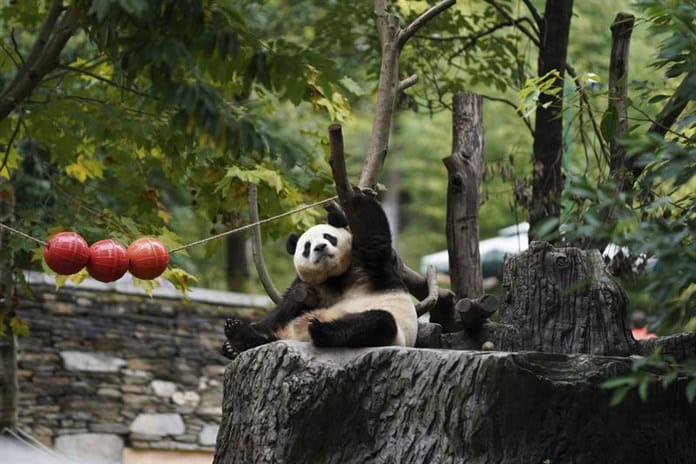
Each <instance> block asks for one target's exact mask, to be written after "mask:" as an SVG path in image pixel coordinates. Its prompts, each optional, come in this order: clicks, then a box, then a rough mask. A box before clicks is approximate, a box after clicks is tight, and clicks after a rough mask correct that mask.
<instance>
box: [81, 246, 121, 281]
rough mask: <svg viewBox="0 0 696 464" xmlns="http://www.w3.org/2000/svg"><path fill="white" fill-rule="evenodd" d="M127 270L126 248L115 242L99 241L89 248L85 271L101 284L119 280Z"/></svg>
mask: <svg viewBox="0 0 696 464" xmlns="http://www.w3.org/2000/svg"><path fill="white" fill-rule="evenodd" d="M126 270H128V255H127V254H126V247H124V246H123V245H121V244H120V243H118V242H117V241H116V240H99V241H98V242H94V243H93V244H92V246H91V247H89V261H88V262H87V271H89V275H91V276H92V277H94V278H95V279H97V280H100V281H102V282H113V281H114V280H118V279H120V278H121V277H122V276H123V274H125V273H126Z"/></svg>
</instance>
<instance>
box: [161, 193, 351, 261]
mask: <svg viewBox="0 0 696 464" xmlns="http://www.w3.org/2000/svg"><path fill="white" fill-rule="evenodd" d="M336 199H338V195H334V196H332V197H331V198H327V199H325V200H321V201H316V202H314V203H311V204H309V205H305V206H301V207H299V208H296V209H293V210H290V211H286V212H284V213H281V214H278V215H276V216H271V217H269V218H266V219H261V220H260V221H256V222H252V223H251V224H246V225H244V226H241V227H237V228H236V229H232V230H228V231H226V232H222V233H219V234H217V235H213V236H212V237H208V238H204V239H202V240H197V241H195V242H191V243H188V244H186V245H182V246H179V247H176V248H172V249H171V250H169V252H170V253H176V252H177V251H181V250H185V249H187V248H191V247H194V246H196V245H202V244H204V243H208V242H210V241H213V240H217V239H218V238H221V237H224V236H226V235H231V234H234V233H235V232H241V231H243V230H247V229H251V228H252V227H254V226H257V225H258V226H260V225H261V224H265V223H267V222H271V221H275V220H276V219H280V218H282V217H285V216H290V215H292V214H295V213H299V212H300V211H304V210H306V209H310V208H314V207H315V206H319V205H323V204H324V203H329V202H331V201H334V200H336Z"/></svg>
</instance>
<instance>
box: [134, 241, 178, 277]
mask: <svg viewBox="0 0 696 464" xmlns="http://www.w3.org/2000/svg"><path fill="white" fill-rule="evenodd" d="M128 260H129V262H130V264H129V265H128V271H129V272H130V273H131V274H133V276H135V277H137V278H138V279H154V278H156V277H159V276H160V275H161V274H162V273H163V272H164V270H165V269H167V264H169V252H167V248H166V247H165V246H164V244H163V243H162V242H160V241H159V240H157V239H156V238H152V237H143V238H139V239H138V240H136V241H134V242H133V243H131V244H130V246H129V247H128Z"/></svg>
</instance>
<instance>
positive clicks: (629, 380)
mask: <svg viewBox="0 0 696 464" xmlns="http://www.w3.org/2000/svg"><path fill="white" fill-rule="evenodd" d="M637 383H638V379H636V378H635V377H628V376H625V377H614V378H611V379H609V380H606V381H605V382H602V384H601V385H600V387H602V388H605V389H612V388H616V387H621V386H624V385H628V386H633V385H636V384H637Z"/></svg>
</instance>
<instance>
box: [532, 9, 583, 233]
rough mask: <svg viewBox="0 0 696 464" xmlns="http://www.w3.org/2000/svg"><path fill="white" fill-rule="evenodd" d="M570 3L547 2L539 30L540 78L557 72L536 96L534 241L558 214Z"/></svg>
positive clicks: (533, 182)
mask: <svg viewBox="0 0 696 464" xmlns="http://www.w3.org/2000/svg"><path fill="white" fill-rule="evenodd" d="M572 12H573V0H553V1H552V0H547V1H546V10H545V11H544V19H543V23H542V26H543V27H542V28H541V47H540V48H539V76H540V77H541V76H545V75H546V74H548V73H549V72H551V71H557V72H558V76H557V77H555V78H554V83H553V86H552V89H551V90H558V93H557V94H555V95H548V94H546V93H544V94H541V95H540V96H539V101H538V103H537V109H536V121H535V126H534V134H535V136H534V163H533V169H532V204H531V205H530V207H529V223H530V230H529V234H530V240H531V239H533V238H537V237H536V236H535V234H536V228H537V227H538V226H539V224H540V223H541V222H542V221H543V220H544V219H546V218H553V217H555V218H559V217H560V213H561V192H562V190H563V177H562V174H561V166H562V157H563V117H562V113H563V74H564V73H565V68H566V55H567V51H568V37H569V34H570V18H571V14H572Z"/></svg>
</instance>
